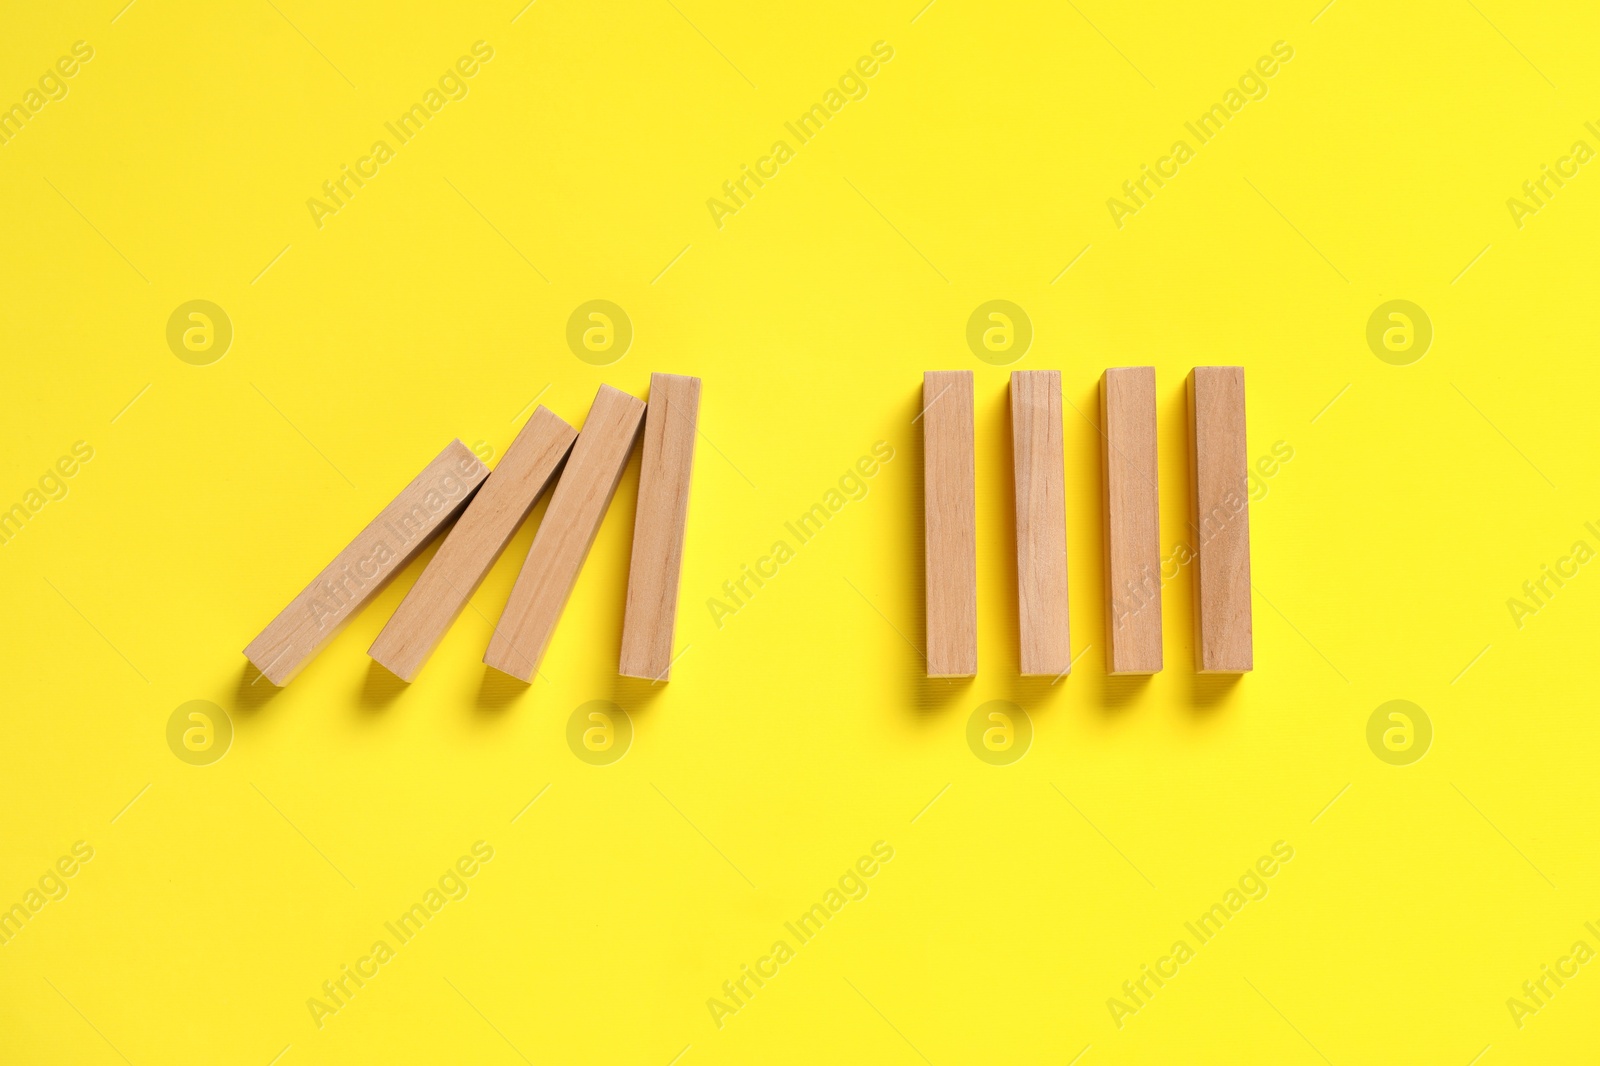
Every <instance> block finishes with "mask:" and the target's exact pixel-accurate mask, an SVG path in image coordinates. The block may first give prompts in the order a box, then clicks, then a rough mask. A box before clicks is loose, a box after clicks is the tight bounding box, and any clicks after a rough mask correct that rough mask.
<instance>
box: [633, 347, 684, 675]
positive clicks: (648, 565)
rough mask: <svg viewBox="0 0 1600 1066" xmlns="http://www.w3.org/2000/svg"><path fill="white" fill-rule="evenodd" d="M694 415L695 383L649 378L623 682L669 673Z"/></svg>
mask: <svg viewBox="0 0 1600 1066" xmlns="http://www.w3.org/2000/svg"><path fill="white" fill-rule="evenodd" d="M699 417H700V379H699V378H691V377H683V376H681V375H678V374H651V375H650V403H649V406H648V409H647V410H646V412H645V419H644V461H643V463H642V464H641V466H640V468H639V506H638V510H637V511H636V512H635V515H634V522H633V557H632V559H631V560H630V561H629V564H628V605H627V609H626V611H625V612H624V614H623V621H622V653H621V656H620V657H619V660H618V665H617V672H618V673H619V674H622V675H623V676H625V677H639V678H646V679H648V680H651V681H666V680H668V676H669V674H670V672H671V670H672V635H673V631H674V629H675V627H676V625H677V619H678V580H679V577H680V576H681V574H682V572H683V534H684V524H685V522H686V521H687V519H688V516H689V475H690V472H691V471H692V469H693V467H694V440H695V434H696V422H697V419H698V418H699Z"/></svg>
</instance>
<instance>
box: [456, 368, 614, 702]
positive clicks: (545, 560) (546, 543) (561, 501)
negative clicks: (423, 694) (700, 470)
mask: <svg viewBox="0 0 1600 1066" xmlns="http://www.w3.org/2000/svg"><path fill="white" fill-rule="evenodd" d="M643 418H644V402H643V401H642V400H639V399H636V398H635V397H632V396H629V395H628V394H627V393H625V392H618V391H617V390H616V389H613V388H612V387H611V386H610V385H602V386H600V392H599V393H598V394H597V395H596V396H595V398H594V405H593V406H592V407H590V408H589V417H588V419H587V420H585V421H584V423H583V432H582V433H579V434H578V442H577V443H576V444H574V445H573V446H572V454H571V456H569V457H568V459H567V468H566V470H565V471H563V472H562V474H561V480H560V481H559V482H558V483H557V484H556V491H555V495H553V496H552V497H551V498H550V507H549V509H548V510H547V511H545V515H544V521H543V522H542V523H540V525H539V532H538V533H537V534H535V535H534V538H533V547H531V548H529V549H528V558H527V561H526V562H524V563H523V564H522V572H521V573H520V574H518V575H517V583H516V584H515V585H514V586H512V588H511V598H510V599H509V600H508V601H507V602H506V610H505V613H504V614H503V615H501V617H500V624H499V625H497V626H496V627H495V630H494V636H493V637H491V638H490V640H489V650H488V651H487V652H486V653H485V654H484V656H483V661H484V662H486V663H488V664H489V665H490V666H492V667H494V668H495V669H496V670H500V671H503V672H505V673H508V674H510V675H511V676H512V677H516V678H520V679H522V680H523V681H530V680H532V679H533V675H534V674H535V673H537V672H538V670H539V663H540V661H541V660H543V659H544V652H545V649H546V648H547V647H549V646H550V636H551V634H553V633H554V632H555V629H556V622H557V621H558V620H559V619H560V617H561V612H562V610H563V609H564V608H565V607H566V605H567V597H569V596H571V595H572V586H573V585H575V584H577V581H578V571H580V570H582V569H583V561H584V559H586V558H588V555H589V548H590V547H591V546H592V545H593V544H594V538H595V534H597V533H598V532H600V520H601V519H602V518H604V517H605V514H606V509H607V508H608V507H610V506H611V497H612V496H614V495H616V492H617V482H618V481H620V480H622V471H623V468H624V467H626V466H627V465H628V455H629V454H630V453H631V452H632V451H633V442H634V441H635V440H637V439H638V437H639V424H640V422H641V421H642V420H643Z"/></svg>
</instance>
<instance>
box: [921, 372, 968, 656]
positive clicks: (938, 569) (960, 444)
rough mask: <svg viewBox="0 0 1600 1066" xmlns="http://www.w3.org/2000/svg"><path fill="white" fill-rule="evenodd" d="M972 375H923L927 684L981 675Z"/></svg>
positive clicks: (935, 373)
mask: <svg viewBox="0 0 1600 1066" xmlns="http://www.w3.org/2000/svg"><path fill="white" fill-rule="evenodd" d="M972 406H973V397H972V371H970V370H930V371H928V372H927V373H925V374H923V375H922V440H923V469H922V482H923V529H924V531H925V534H926V537H925V541H924V554H925V565H926V588H927V601H928V602H927V610H928V676H929V677H972V676H973V675H974V674H976V673H977V672H978V532H977V502H976V487H975V479H974V473H973V427H972V423H973V417H972Z"/></svg>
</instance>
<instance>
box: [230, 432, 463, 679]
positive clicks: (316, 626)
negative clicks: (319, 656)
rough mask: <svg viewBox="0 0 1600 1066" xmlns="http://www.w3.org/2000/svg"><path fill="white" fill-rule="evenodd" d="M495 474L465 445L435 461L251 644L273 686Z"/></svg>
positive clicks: (453, 446)
mask: <svg viewBox="0 0 1600 1066" xmlns="http://www.w3.org/2000/svg"><path fill="white" fill-rule="evenodd" d="M488 476H489V469H488V468H487V467H485V466H484V465H483V464H482V463H480V462H479V461H478V457H477V456H475V455H473V454H472V452H471V451H470V450H469V449H468V448H467V446H466V445H465V444H462V443H461V442H460V441H458V440H453V441H451V442H450V445H449V447H447V448H445V450H444V451H442V452H440V453H439V454H438V455H437V456H435V457H434V460H433V461H432V462H431V463H429V464H428V465H427V466H426V467H424V468H423V470H422V473H420V474H418V475H417V476H416V477H415V478H413V479H412V480H411V484H409V485H407V486H406V487H405V488H404V489H402V490H401V491H400V495H398V496H396V497H395V498H394V499H393V500H392V501H391V502H390V503H389V506H387V507H385V508H384V509H383V510H382V511H381V512H379V514H378V517H376V518H374V519H373V520H372V521H371V522H370V523H368V524H367V528H365V529H363V530H362V531H361V532H360V533H358V534H356V539H355V540H352V541H351V542H350V543H349V544H348V545H346V546H345V549H344V550H343V551H341V552H340V553H339V554H338V555H336V556H334V559H333V562H331V563H329V564H328V565H327V567H326V569H324V570H323V571H322V573H320V574H318V575H317V576H316V578H315V580H313V581H312V582H311V584H309V585H307V586H306V587H305V588H304V589H303V590H301V592H300V595H298V596H296V597H295V598H294V599H293V600H291V601H289V606H287V607H285V608H284V609H283V611H282V612H280V613H279V615H278V617H276V618H274V619H273V620H272V621H271V622H270V623H269V624H268V625H267V628H265V629H263V630H262V631H261V634H260V635H259V636H257V637H256V639H255V640H252V641H251V642H250V646H249V647H247V648H245V650H244V654H245V658H247V659H249V660H250V662H251V663H253V664H254V665H255V667H256V669H258V670H260V671H261V674H262V676H264V677H265V678H266V679H267V680H268V681H270V682H272V683H273V684H274V685H286V684H288V683H289V679H290V678H292V677H294V675H295V674H297V673H299V672H300V668H301V667H303V666H304V665H305V664H306V663H307V662H309V661H310V660H311V657H312V656H313V655H315V654H316V653H317V652H319V651H321V650H322V648H323V646H324V645H326V644H327V643H328V642H329V641H331V640H332V639H333V638H334V637H335V636H336V635H337V634H338V632H339V630H341V629H342V628H344V625H345V623H346V622H348V621H350V619H351V617H352V616H354V614H355V613H356V612H357V611H359V610H360V609H361V607H362V606H363V605H364V604H365V603H366V602H367V601H368V600H370V599H372V597H374V596H376V595H377V594H378V592H379V591H380V590H382V588H383V587H384V586H385V585H387V584H388V583H389V579H390V578H392V577H394V575H395V574H396V573H397V572H398V571H399V570H400V568H401V567H403V566H405V565H406V563H408V562H409V561H411V559H412V558H414V557H415V556H416V554H417V553H418V552H420V551H421V550H422V549H423V548H425V547H427V546H428V544H430V543H431V542H432V541H433V538H434V537H436V536H438V535H439V533H440V531H441V530H443V529H444V527H445V524H446V523H448V522H449V521H450V520H451V519H452V518H454V517H455V516H456V515H457V514H459V513H460V512H461V509H462V508H463V507H465V506H466V505H467V501H468V500H470V499H471V498H472V494H473V493H474V492H476V491H477V488H478V486H479V485H481V484H483V480H484V478H486V477H488Z"/></svg>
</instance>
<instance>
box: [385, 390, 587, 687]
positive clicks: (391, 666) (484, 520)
mask: <svg viewBox="0 0 1600 1066" xmlns="http://www.w3.org/2000/svg"><path fill="white" fill-rule="evenodd" d="M577 436H578V431H577V430H575V429H573V428H572V427H571V426H569V425H567V424H566V423H565V422H563V421H562V420H561V419H560V418H557V417H556V416H555V415H554V414H552V413H551V412H550V410H549V409H548V408H545V407H538V408H535V410H534V412H533V415H532V416H531V417H530V418H529V419H528V422H527V424H526V425H524V426H523V427H522V431H521V432H520V433H518V434H517V439H516V440H514V441H512V442H511V447H509V448H507V449H506V454H505V457H504V458H503V459H501V460H500V465H499V466H497V467H495V469H494V473H493V474H491V475H490V476H489V480H488V481H487V482H485V484H484V486H483V488H482V490H481V491H479V493H478V495H477V496H476V497H475V498H474V499H473V501H472V503H471V504H469V505H468V506H467V509H466V511H465V512H464V513H463V514H462V515H461V521H459V522H457V523H456V524H455V528H454V529H452V530H451V531H450V534H449V536H447V537H445V539H444V543H443V544H442V545H440V546H439V551H438V553H437V554H435V555H434V557H433V559H432V560H431V561H430V562H429V563H428V566H427V569H425V570H423V571H422V576H421V577H419V578H417V583H416V584H415V585H412V586H411V591H410V592H408V593H406V598H405V599H404V600H402V601H400V607H399V608H398V609H397V610H396V611H395V612H394V617H392V618H390V619H389V624H388V625H386V626H384V627H383V632H381V633H379V634H378V639H377V640H375V641H373V642H372V647H371V648H370V649H368V651H367V654H368V655H370V656H372V657H373V658H374V659H376V660H377V661H378V663H379V664H380V665H382V666H383V667H385V668H386V669H388V671H389V672H390V673H392V674H394V675H395V676H396V677H398V678H400V679H401V680H402V681H411V680H413V679H414V678H415V677H416V676H417V671H419V670H421V669H422V664H423V663H425V662H427V661H428V656H430V655H432V654H433V649H435V648H437V647H438V646H439V642H440V641H441V640H443V639H444V635H445V633H446V631H448V630H449V628H450V627H451V626H452V625H453V624H454V623H455V620H456V618H457V617H459V616H460V614H461V612H462V610H463V609H464V608H465V607H466V606H467V601H468V600H470V599H471V598H472V594H473V593H474V592H476V591H478V586H479V585H480V584H481V583H482V582H483V578H484V575H485V574H487V573H488V572H489V568H490V567H492V566H494V564H495V560H496V559H498V558H500V553H501V552H503V551H505V549H506V545H507V544H509V543H511V537H512V535H513V534H515V533H516V531H517V527H518V526H520V525H522V521H523V519H525V518H527V517H528V512H529V511H531V510H533V505H534V504H535V503H537V502H538V500H539V497H540V496H542V495H544V491H545V489H546V488H547V487H548V486H549V484H550V482H551V480H552V479H553V478H554V476H555V472H556V468H557V467H558V466H560V465H561V460H563V459H565V458H566V457H567V452H568V450H569V449H571V447H572V442H573V440H574V439H576V437H577Z"/></svg>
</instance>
